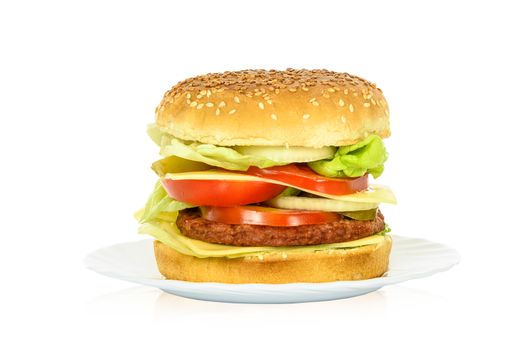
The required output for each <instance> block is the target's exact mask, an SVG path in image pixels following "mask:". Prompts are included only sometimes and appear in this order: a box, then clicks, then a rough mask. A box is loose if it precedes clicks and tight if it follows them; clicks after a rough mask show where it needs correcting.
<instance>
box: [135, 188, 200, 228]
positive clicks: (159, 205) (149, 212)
mask: <svg viewBox="0 0 525 350" xmlns="http://www.w3.org/2000/svg"><path fill="white" fill-rule="evenodd" d="M192 207H195V206H194V205H191V204H188V203H183V202H179V201H176V200H175V199H173V198H171V197H169V196H168V193H167V192H166V190H165V189H164V187H162V184H161V183H160V181H157V183H156V184H155V188H154V189H153V193H152V194H151V195H150V196H149V199H148V201H147V202H146V206H145V207H144V211H143V212H142V215H141V216H140V218H139V222H141V223H144V222H148V221H151V220H153V219H155V218H156V217H157V216H158V215H159V214H160V213H161V212H168V213H170V212H177V211H179V210H182V209H186V208H192Z"/></svg>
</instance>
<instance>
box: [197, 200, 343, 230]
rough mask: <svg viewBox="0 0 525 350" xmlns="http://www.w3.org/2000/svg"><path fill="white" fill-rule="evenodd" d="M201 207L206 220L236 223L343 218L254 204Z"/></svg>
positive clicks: (293, 223) (293, 222) (299, 222)
mask: <svg viewBox="0 0 525 350" xmlns="http://www.w3.org/2000/svg"><path fill="white" fill-rule="evenodd" d="M200 209H201V213H202V217H203V218H204V219H206V220H210V221H216V222H222V223H224V224H234V225H240V224H249V225H267V226H301V225H316V224H324V223H327V222H333V221H337V220H339V219H340V218H341V216H340V215H339V214H336V213H330V212H324V211H306V210H286V209H276V208H268V207H258V206H253V205H248V206H242V207H241V206H237V207H201V208H200Z"/></svg>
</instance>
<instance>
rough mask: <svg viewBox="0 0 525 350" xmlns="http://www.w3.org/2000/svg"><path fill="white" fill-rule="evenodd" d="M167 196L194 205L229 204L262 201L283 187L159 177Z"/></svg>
mask: <svg viewBox="0 0 525 350" xmlns="http://www.w3.org/2000/svg"><path fill="white" fill-rule="evenodd" d="M162 185H163V186H164V189H166V192H168V195H169V196H170V197H171V198H174V199H176V200H178V201H181V202H184V203H189V204H194V205H213V206H233V205H245V204H250V203H258V202H264V201H265V200H268V199H271V198H273V197H275V196H277V195H278V194H279V193H281V192H282V191H283V190H284V189H285V188H286V186H281V185H276V184H269V183H265V182H257V181H231V180H171V179H163V180H162Z"/></svg>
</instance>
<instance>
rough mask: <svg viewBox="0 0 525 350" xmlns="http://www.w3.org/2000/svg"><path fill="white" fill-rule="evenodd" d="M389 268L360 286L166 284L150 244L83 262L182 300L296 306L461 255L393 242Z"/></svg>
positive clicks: (438, 266)
mask: <svg viewBox="0 0 525 350" xmlns="http://www.w3.org/2000/svg"><path fill="white" fill-rule="evenodd" d="M392 238H393V239H394V242H393V246H392V253H391V256H390V267H389V270H388V272H387V273H386V274H385V276H383V277H378V278H373V279H369V280H363V281H340V282H325V283H287V284H228V283H207V282H206V283H204V282H185V281H174V280H166V279H164V278H163V277H162V275H161V274H160V273H159V272H158V270H157V265H156V263H155V257H154V255H153V243H152V241H151V240H143V241H136V242H129V243H121V244H116V245H113V246H110V247H107V248H102V249H99V250H97V251H95V252H93V253H91V254H90V255H88V256H87V257H86V259H85V263H86V266H87V267H88V268H89V269H91V270H93V271H96V272H98V273H100V274H102V275H106V276H109V277H114V278H118V279H122V280H125V281H130V282H135V283H139V284H143V285H146V286H151V287H157V288H160V289H162V290H163V291H165V292H167V293H171V294H176V295H179V296H182V297H186V298H192V299H200V300H210V301H222V302H231V303H300V302H309V301H323V300H335V299H343V298H350V297H354V296H358V295H362V294H366V293H370V292H373V291H375V290H377V289H379V288H381V287H383V286H386V285H389V284H394V283H399V282H403V281H407V280H410V279H414V278H421V277H425V276H429V275H432V274H434V273H436V272H440V271H445V270H448V269H450V268H451V267H452V266H454V265H455V264H457V263H458V262H459V253H458V252H457V251H456V250H454V249H452V248H449V247H447V246H445V245H442V244H439V243H434V242H430V241H426V240H423V239H416V238H409V237H401V236H392Z"/></svg>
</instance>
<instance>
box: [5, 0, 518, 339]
mask: <svg viewBox="0 0 525 350" xmlns="http://www.w3.org/2000/svg"><path fill="white" fill-rule="evenodd" d="M14 3H15V2H12V4H7V3H6V2H2V3H1V5H0V39H1V41H0V45H1V46H0V62H1V65H0V118H1V126H0V146H1V147H0V152H1V164H2V170H1V181H0V190H1V192H0V198H1V199H0V201H1V202H0V203H1V219H2V232H1V235H2V241H1V244H0V249H1V254H0V268H1V270H2V271H1V275H0V276H1V278H2V280H1V284H2V287H1V289H0V293H1V298H0V303H1V305H0V306H1V309H0V319H1V323H2V325H1V326H2V331H1V333H2V336H1V337H0V347H1V348H3V349H18V348H20V349H22V348H24V349H29V348H48V347H51V346H52V347H53V348H60V349H62V348H79V349H84V348H85V349H91V348H96V349H109V348H112V349H117V348H118V349H122V348H124V347H126V348H129V349H135V348H137V349H138V348H141V349H154V348H157V349H158V348H174V349H177V348H178V349H182V348H190V349H191V348H196V349H200V348H250V349H251V348H255V349H257V348H277V349H279V348H285V347H289V348H293V349H300V348H310V347H311V348H323V349H329V348H338V349H339V348H356V349H364V348H382V349H387V348H404V349H422V348H423V349H443V348H460V347H467V346H468V347H471V346H472V347H473V346H486V347H489V346H490V347H493V348H494V347H496V346H497V347H500V348H520V347H521V348H523V346H525V344H524V340H523V335H522V334H521V331H522V329H523V314H524V312H525V308H524V301H523V300H524V293H525V289H524V287H523V283H522V282H523V278H524V269H523V267H524V265H525V264H524V260H523V245H524V243H525V238H524V234H525V232H524V228H523V220H522V218H523V215H524V214H523V210H522V208H523V202H522V198H523V195H524V190H523V179H522V178H523V172H522V169H523V158H524V157H523V151H524V146H523V141H522V137H523V136H522V135H523V125H524V122H523V121H524V118H525V109H524V107H523V99H524V84H523V82H524V80H525V69H524V67H523V64H524V62H525V55H524V53H523V48H524V37H523V33H525V25H524V20H523V14H524V11H523V10H521V9H520V7H519V6H518V4H519V2H518V1H516V2H515V3H512V2H504V1H498V2H497V5H495V4H496V2H494V3H493V4H492V5H490V4H488V3H485V2H482V1H477V2H472V3H468V2H459V1H458V2H446V1H439V2H435V3H434V4H432V5H431V4H424V3H423V2H413V3H407V2H394V1H391V2H384V3H380V2H364V1H360V2H356V3H352V2H350V1H340V2H336V1H328V0H323V1H315V2H313V1H301V2H293V1H290V2H286V1H270V0H266V1H263V2H249V1H245V2H240V1H239V2H230V1H215V2H211V1H204V0H201V1H195V2H192V1H183V2H182V1H181V2H176V1H173V2H172V4H168V3H160V2H154V1H151V2H143V3H142V4H137V3H136V2H131V1H129V2H122V3H121V4H118V3H117V2H113V3H110V2H109V1H107V2H96V1H89V2H88V1H86V2H85V3H83V4H82V3H81V2H77V3H74V2H72V1H71V2H64V3H56V2H53V1H50V2H43V1H42V2H35V3H28V2H24V1H19V2H16V5H15V4H14ZM256 67H260V68H286V67H297V68H301V67H304V68H319V67H325V68H329V69H332V70H337V71H347V72H350V73H353V74H356V75H360V76H363V77H365V78H367V79H369V80H371V81H374V82H376V83H377V84H378V86H380V87H381V88H382V89H383V91H384V92H385V95H386V97H387V99H388V100H389V103H390V109H391V122H392V131H393V134H392V137H391V138H390V139H389V140H387V142H386V145H387V149H388V150H389V153H390V159H389V161H388V163H387V166H386V171H385V174H384V175H383V176H382V177H381V178H380V182H382V183H385V184H388V185H390V186H391V187H392V188H393V189H394V190H395V192H396V194H397V196H398V199H399V205H398V206H395V207H388V206H384V208H383V211H384V213H385V215H386V217H387V220H388V222H389V223H390V225H391V227H392V228H393V230H394V231H393V233H395V234H400V235H406V236H417V237H421V238H426V239H429V240H435V241H439V242H443V243H446V244H448V245H451V246H453V247H455V248H456V249H458V250H459V251H460V253H461V254H462V261H461V263H460V265H458V266H457V267H455V268H453V269H452V270H450V271H449V272H446V273H442V274H438V275H435V276H432V277H429V278H426V279H422V280H415V281H411V282H407V283H403V284H402V285H398V286H392V287H388V288H384V289H382V290H380V291H378V292H375V293H372V294H369V295H367V296H363V297H358V298H354V299H349V300H341V301H333V302H323V303H311V304H295V305H266V306H264V305H231V304H219V303H209V302H200V301H193V300H187V299H182V298H178V297H175V296H171V295H167V294H163V293H161V292H160V291H158V290H155V289H150V288H146V287H137V286H134V285H132V284H129V283H126V282H121V281H117V280H111V279H109V278H107V277H103V276H99V275H96V274H95V273H93V272H91V271H88V270H86V269H85V268H84V266H83V263H82V259H83V257H84V256H85V255H86V254H87V253H89V252H90V251H92V250H94V249H97V248H99V247H102V246H105V245H111V244H113V243H117V242H123V241H130V240H138V239H141V237H138V235H137V234H136V233H135V232H136V227H137V225H136V223H135V222H134V220H133V218H132V213H133V212H134V211H135V210H136V209H138V208H139V207H140V206H141V205H142V204H143V203H144V201H145V199H146V197H147V195H148V193H149V192H150V190H151V188H152V186H153V183H154V181H155V176H154V174H153V173H152V172H151V171H150V170H149V165H150V163H151V162H152V161H154V160H155V159H156V157H157V154H156V152H157V149H156V147H155V146H154V145H153V143H152V142H150V141H149V139H148V137H147V136H146V133H145V127H146V124H148V123H150V122H152V121H153V117H154V114H153V111H154V108H155V106H156V105H157V103H158V102H159V101H160V99H161V97H162V95H163V93H164V91H165V90H167V89H169V88H170V87H171V86H172V85H173V84H175V83H176V82H178V81H179V80H182V79H184V78H187V77H189V76H192V75H196V74H201V73H207V72H211V71H223V70H234V69H242V68H256Z"/></svg>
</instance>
